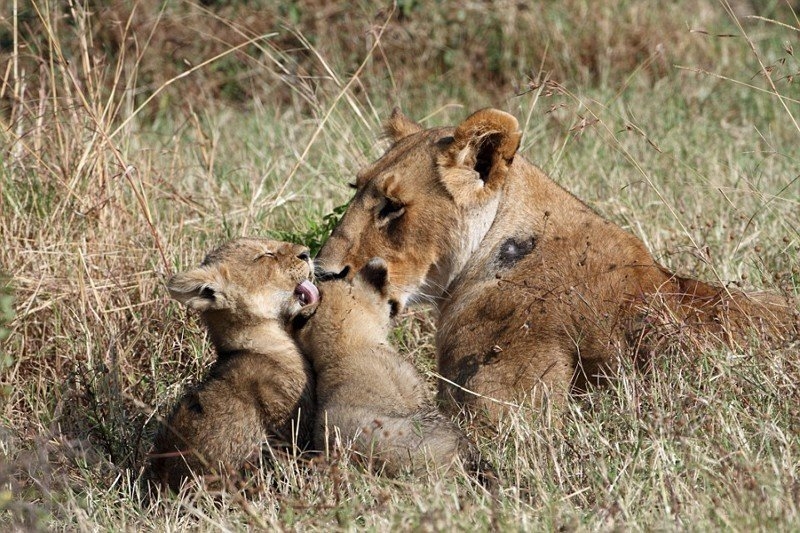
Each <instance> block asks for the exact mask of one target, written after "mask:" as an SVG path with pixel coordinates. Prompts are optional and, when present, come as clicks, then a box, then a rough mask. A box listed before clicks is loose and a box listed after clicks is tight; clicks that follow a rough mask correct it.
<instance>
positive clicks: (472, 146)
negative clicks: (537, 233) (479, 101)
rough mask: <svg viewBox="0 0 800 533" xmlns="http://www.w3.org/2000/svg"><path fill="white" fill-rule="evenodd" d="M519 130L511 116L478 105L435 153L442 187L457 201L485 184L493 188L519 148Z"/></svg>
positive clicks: (504, 174) (494, 188) (489, 188)
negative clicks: (440, 152) (437, 158)
mask: <svg viewBox="0 0 800 533" xmlns="http://www.w3.org/2000/svg"><path fill="white" fill-rule="evenodd" d="M520 139H522V132H521V131H520V130H519V122H517V119H516V118H514V116H512V115H509V114H508V113H506V112H504V111H500V110H498V109H481V110H480V111H476V112H475V113H473V114H472V115H470V116H469V117H467V119H466V120H464V122H462V123H461V124H459V125H458V126H457V127H456V129H455V132H454V133H453V142H452V143H451V144H450V146H448V147H447V149H446V150H445V152H444V153H443V154H442V155H441V156H440V157H439V166H440V171H441V173H442V180H443V182H444V185H445V187H447V189H448V190H449V191H450V193H451V194H452V195H453V196H454V198H456V200H457V201H458V200H459V199H461V200H468V198H469V197H471V196H473V195H475V194H476V193H478V192H479V191H480V190H481V189H483V188H486V189H488V190H490V191H494V190H497V189H498V188H499V187H500V186H501V185H502V183H503V181H504V179H505V176H506V174H507V173H508V167H510V166H511V163H512V162H513V161H514V156H515V155H516V153H517V149H519V143H520Z"/></svg>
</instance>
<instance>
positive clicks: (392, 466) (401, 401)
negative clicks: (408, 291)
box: [295, 258, 482, 475]
mask: <svg viewBox="0 0 800 533" xmlns="http://www.w3.org/2000/svg"><path fill="white" fill-rule="evenodd" d="M320 292H321V297H320V301H319V304H317V306H316V307H314V306H309V307H307V308H305V309H303V310H302V311H301V312H300V314H299V315H298V317H297V319H296V320H295V327H296V333H295V337H296V338H297V343H298V345H299V346H300V349H301V350H302V351H303V353H304V354H305V355H306V356H307V357H308V358H309V359H310V360H311V362H312V364H313V367H314V373H315V376H316V384H317V388H316V393H317V402H318V405H317V422H316V426H315V429H314V445H315V447H316V448H317V449H319V450H330V449H331V448H332V447H334V446H335V445H336V443H337V440H338V441H339V442H340V443H341V444H342V445H343V446H345V447H347V448H349V449H350V450H352V451H353V452H355V454H356V456H357V457H358V458H359V459H360V461H363V463H365V464H366V465H367V466H368V467H369V468H371V469H373V470H376V471H381V472H384V473H386V474H387V475H397V474H398V473H400V472H403V471H410V472H413V473H415V474H421V473H424V472H425V471H426V469H427V468H428V466H430V467H432V468H434V469H435V468H440V469H443V470H446V469H447V468H448V467H449V466H450V465H451V464H452V463H453V461H454V460H456V459H457V458H458V457H461V458H462V459H463V460H464V462H465V466H466V467H467V469H468V470H472V471H473V472H475V473H479V472H478V471H479V470H481V466H482V464H481V461H480V459H479V457H478V453H477V450H476V448H475V446H474V445H473V444H472V443H471V442H470V441H469V440H468V439H467V437H466V435H465V434H464V433H462V432H461V430H460V429H459V428H458V427H457V426H456V425H455V424H454V423H453V421H452V420H450V419H449V418H446V417H445V416H444V415H442V414H441V413H440V412H439V411H438V410H437V409H436V407H435V406H434V405H433V403H432V400H433V398H430V397H429V394H428V390H427V387H426V385H425V382H424V380H423V379H422V377H421V376H420V375H419V374H418V373H417V371H416V369H415V368H414V367H413V365H412V364H411V363H409V362H408V361H406V360H404V359H402V358H401V357H400V355H399V354H398V353H397V352H396V351H395V350H394V349H393V348H392V347H391V346H390V345H389V343H388V341H387V339H386V337H387V335H388V333H389V328H390V325H391V315H393V314H394V311H395V310H396V305H397V304H396V302H393V301H391V300H390V298H389V287H388V272H387V269H386V263H385V262H384V261H383V260H382V259H377V258H376V259H372V260H371V261H369V262H368V263H367V264H366V265H364V267H363V268H362V269H361V270H360V271H359V272H358V274H356V276H355V278H354V279H353V280H352V282H351V283H350V282H346V281H344V280H336V281H330V282H327V283H323V284H321V285H320Z"/></svg>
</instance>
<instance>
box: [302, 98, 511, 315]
mask: <svg viewBox="0 0 800 533" xmlns="http://www.w3.org/2000/svg"><path fill="white" fill-rule="evenodd" d="M386 132H387V134H388V135H389V137H390V138H391V140H392V141H393V144H392V146H391V148H389V150H388V151H387V152H386V153H385V154H384V155H383V157H381V158H380V159H379V160H378V161H376V162H375V163H373V164H372V165H370V166H368V167H367V168H365V169H363V170H362V171H361V172H359V173H358V176H357V178H356V183H355V188H356V193H355V196H354V198H353V200H352V201H351V202H350V205H349V206H348V208H347V211H346V212H345V214H344V216H343V218H342V220H341V221H340V222H339V224H338V225H337V226H336V228H335V229H334V230H333V233H332V234H331V236H330V238H329V239H328V241H327V242H326V243H325V245H324V246H323V248H322V250H321V251H320V253H319V255H318V256H317V264H318V268H319V269H320V270H321V271H324V272H326V273H329V274H335V275H340V276H349V275H351V274H352V273H354V272H357V271H358V270H359V269H360V268H361V267H362V266H363V265H364V264H366V262H367V261H368V260H369V259H370V258H372V257H382V258H384V259H385V260H386V263H387V265H388V269H389V277H390V279H391V281H392V286H393V287H394V288H395V290H396V292H397V294H395V297H396V298H397V300H398V301H399V302H400V303H401V304H403V305H405V304H406V303H407V302H408V300H410V299H425V298H438V297H439V296H441V294H442V293H443V291H444V290H445V289H446V287H447V285H448V284H449V283H450V281H452V279H453V277H454V276H455V275H456V274H457V273H458V272H459V270H460V269H461V268H462V267H463V266H464V264H465V262H466V260H467V258H468V257H469V255H470V254H471V253H472V252H474V251H475V249H476V248H477V246H478V244H479V243H480V241H481V239H482V238H483V236H484V235H485V234H486V232H487V231H488V229H489V226H490V225H491V221H492V219H493V218H494V215H495V213H496V211H497V206H498V198H499V192H500V190H501V188H502V186H503V183H504V181H505V177H506V174H507V173H508V169H509V166H510V165H511V163H512V161H513V159H514V155H515V154H516V152H517V148H518V147H519V142H520V137H521V133H520V131H519V124H518V123H517V120H516V119H515V118H514V117H513V116H511V115H509V114H508V113H504V112H502V111H498V110H495V109H484V110H481V111H478V112H476V113H474V114H473V115H471V116H470V117H468V118H467V119H466V120H464V121H463V122H462V123H461V124H459V125H458V126H457V127H456V128H439V129H429V130H424V129H423V128H422V127H421V126H420V125H419V124H417V123H415V122H413V121H411V120H410V119H408V118H406V117H405V116H403V115H402V114H401V113H400V112H399V111H398V110H395V111H394V112H393V113H392V116H391V118H390V119H389V121H388V122H387V125H386Z"/></svg>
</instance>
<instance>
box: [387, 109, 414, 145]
mask: <svg viewBox="0 0 800 533" xmlns="http://www.w3.org/2000/svg"><path fill="white" fill-rule="evenodd" d="M383 131H384V133H385V134H386V136H387V137H389V138H390V139H392V141H394V142H397V141H399V140H400V139H402V138H404V137H408V136H409V135H413V134H414V133H419V132H420V131H422V126H420V125H419V124H417V123H416V122H414V121H413V120H411V119H410V118H408V117H407V116H405V115H404V114H403V112H402V111H400V108H399V107H395V108H394V109H393V110H392V115H391V116H390V117H389V120H387V121H386V123H385V124H384V125H383Z"/></svg>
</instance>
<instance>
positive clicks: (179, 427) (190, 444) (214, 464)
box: [151, 238, 318, 490]
mask: <svg viewBox="0 0 800 533" xmlns="http://www.w3.org/2000/svg"><path fill="white" fill-rule="evenodd" d="M311 272H312V263H311V260H310V259H309V253H308V249H307V248H305V247H303V246H299V245H294V244H289V243H284V242H279V241H273V240H268V239H257V238H240V239H236V240H234V241H231V242H229V243H227V244H225V245H223V246H221V247H219V248H217V249H216V250H214V251H212V252H210V253H209V254H208V255H207V256H206V258H205V260H204V261H203V263H202V264H201V265H200V266H199V267H198V268H195V269H192V270H189V271H187V272H183V273H180V274H177V275H175V276H173V277H172V279H170V281H169V284H168V288H169V291H170V294H171V295H172V296H173V297H174V298H175V299H177V300H178V301H180V302H181V303H183V304H185V305H186V306H187V307H189V308H191V309H194V310H196V311H199V312H200V316H201V317H202V320H203V322H204V323H205V325H206V327H207V329H208V332H209V335H210V337H211V342H212V343H213V345H214V347H215V349H216V351H217V357H218V358H217V360H216V362H215V363H214V364H213V365H212V367H211V369H210V371H209V372H208V375H207V376H206V378H205V379H204V380H203V381H202V383H200V384H199V385H198V386H196V387H194V388H193V389H191V390H190V391H188V392H186V393H185V394H184V396H183V397H182V398H181V399H180V400H179V401H178V404H177V405H176V406H175V408H174V410H173V411H172V413H171V414H170V415H169V417H167V419H166V421H165V422H164V424H163V425H162V427H161V429H160V431H159V433H158V434H157V436H156V439H155V443H154V449H153V453H152V457H151V470H152V477H153V478H154V479H155V480H156V481H158V482H159V483H161V484H162V485H166V486H169V487H170V488H172V489H173V490H177V489H178V488H179V486H180V485H181V483H182V482H183V480H184V479H186V478H187V477H189V476H190V472H194V473H195V474H197V475H203V474H207V473H211V472H216V473H223V472H230V471H236V470H238V469H240V468H241V467H242V466H243V465H244V464H245V463H246V462H247V461H249V460H253V461H257V459H258V457H259V454H260V451H261V447H262V446H263V445H264V444H266V443H269V444H270V445H274V446H285V445H293V444H296V445H299V446H301V447H304V446H305V445H306V444H308V442H309V441H310V438H311V425H312V423H313V411H314V396H313V392H314V386H313V375H312V373H311V370H310V367H309V365H308V362H307V361H306V359H305V358H304V357H303V356H302V355H301V353H300V352H299V350H298V349H297V347H296V345H295V343H294V341H293V340H292V338H291V337H290V335H289V333H288V331H287V324H288V322H289V320H290V319H291V318H292V317H293V316H294V315H295V314H296V313H297V312H298V311H299V310H300V309H302V308H303V307H304V306H307V305H310V304H314V303H316V301H317V299H318V292H317V290H316V288H315V287H314V286H313V285H312V284H311V283H310V282H309V281H308V280H309V276H310V275H311Z"/></svg>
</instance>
